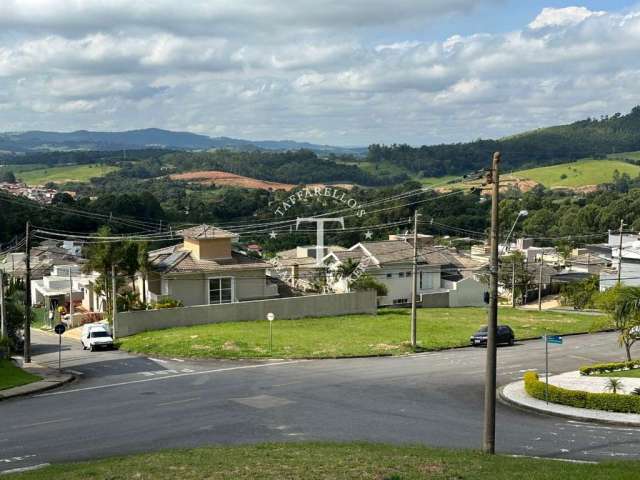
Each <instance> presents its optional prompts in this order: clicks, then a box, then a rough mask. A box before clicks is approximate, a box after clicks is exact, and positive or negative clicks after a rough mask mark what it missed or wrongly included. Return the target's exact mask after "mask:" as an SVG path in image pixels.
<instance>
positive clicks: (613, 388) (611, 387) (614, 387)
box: [604, 377, 622, 395]
mask: <svg viewBox="0 0 640 480" xmlns="http://www.w3.org/2000/svg"><path fill="white" fill-rule="evenodd" d="M604 389H605V391H607V392H611V393H613V394H614V395H615V394H616V393H618V390H622V380H620V379H619V378H616V377H610V378H609V381H608V382H607V384H606V385H605V387H604Z"/></svg>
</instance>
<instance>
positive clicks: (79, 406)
mask: <svg viewBox="0 0 640 480" xmlns="http://www.w3.org/2000/svg"><path fill="white" fill-rule="evenodd" d="M33 341H34V342H35V344H34V361H37V362H39V363H46V364H49V365H51V366H57V350H56V349H57V339H56V338H55V337H53V336H50V335H46V334H43V333H39V332H34V334H33ZM63 346H64V351H63V368H65V369H67V370H68V371H72V372H73V373H75V374H76V376H77V377H78V379H77V380H76V381H75V382H73V383H70V384H68V385H66V386H64V387H62V388H60V389H57V390H54V391H50V392H45V393H42V394H39V395H35V396H33V397H29V398H21V399H13V400H9V401H4V402H1V403H0V419H2V430H1V431H0V471H2V470H8V469H15V468H21V467H26V466H31V465H39V464H44V463H54V462H62V461H71V460H85V459H91V458H100V457H106V456H111V455H115V454H129V453H134V452H143V451H153V450H158V449H163V448H172V447H193V446H200V445H209V444H237V443H252V442H265V441H275V442H282V441H305V440H339V441H350V440H367V441H374V442H390V443H395V444H402V443H422V444H426V445H432V446H444V447H466V448H479V447H480V445H481V437H482V405H483V389H484V387H483V380H484V359H485V352H486V350H485V349H482V348H464V349H455V350H447V351H442V352H433V353H425V354H417V355H411V356H402V357H380V358H361V359H340V360H297V361H271V362H241V361H206V362H205V361H202V362H199V361H180V360H178V359H173V360H172V359H151V358H145V357H137V356H134V355H129V354H127V353H124V352H119V351H108V352H88V351H83V350H81V348H80V346H79V342H77V341H73V342H70V341H65V342H64V345H63ZM549 350H550V370H551V372H554V373H560V372H564V371H568V370H574V369H577V368H578V367H579V366H580V365H583V364H585V363H590V362H600V361H611V360H621V359H622V358H623V352H622V350H620V349H618V347H617V343H616V338H615V335H614V334H612V333H601V334H592V335H579V336H571V337H565V343H564V345H550V346H549ZM530 369H537V370H539V371H541V372H542V371H543V370H544V343H543V342H542V341H541V340H534V341H528V342H523V343H519V344H517V345H515V346H513V347H502V348H499V350H498V384H499V385H503V384H506V383H509V382H511V381H514V380H517V379H519V378H520V377H522V374H523V372H524V371H526V370H530ZM497 450H498V452H500V453H511V454H518V455H530V456H544V457H546V456H549V457H557V458H568V459H578V460H586V461H598V460H602V459H620V458H628V459H639V458H640V429H638V428H631V427H617V426H611V425H598V424H590V423H584V422H578V421H572V420H567V419H562V418H558V417H551V416H545V415H539V414H534V413H529V412H525V411H521V410H518V409H514V408H512V407H509V406H505V405H501V404H499V405H498V410H497Z"/></svg>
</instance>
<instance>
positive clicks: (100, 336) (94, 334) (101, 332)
mask: <svg viewBox="0 0 640 480" xmlns="http://www.w3.org/2000/svg"><path fill="white" fill-rule="evenodd" d="M80 343H81V344H82V349H83V350H87V349H89V350H91V351H92V352H93V351H94V350H96V349H98V348H113V337H112V336H111V333H109V327H108V326H107V325H105V324H102V323H88V324H86V325H83V326H82V335H81V337H80Z"/></svg>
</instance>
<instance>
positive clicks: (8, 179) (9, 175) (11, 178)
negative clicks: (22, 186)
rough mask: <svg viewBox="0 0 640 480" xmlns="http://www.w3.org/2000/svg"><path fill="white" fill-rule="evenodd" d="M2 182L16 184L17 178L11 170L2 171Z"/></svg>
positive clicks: (0, 178)
mask: <svg viewBox="0 0 640 480" xmlns="http://www.w3.org/2000/svg"><path fill="white" fill-rule="evenodd" d="M0 182H4V183H16V176H15V174H14V173H13V172H12V171H11V170H2V171H0Z"/></svg>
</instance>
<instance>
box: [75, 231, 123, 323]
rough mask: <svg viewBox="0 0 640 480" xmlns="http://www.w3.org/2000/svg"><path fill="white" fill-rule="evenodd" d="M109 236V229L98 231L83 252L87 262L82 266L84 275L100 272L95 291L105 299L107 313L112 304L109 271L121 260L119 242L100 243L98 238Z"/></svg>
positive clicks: (120, 245)
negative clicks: (93, 240)
mask: <svg viewBox="0 0 640 480" xmlns="http://www.w3.org/2000/svg"><path fill="white" fill-rule="evenodd" d="M110 235H111V229H110V228H109V227H101V228H100V229H99V230H98V234H97V236H96V237H97V238H96V241H95V242H94V243H91V244H89V246H88V248H87V250H86V252H85V257H86V258H87V260H88V261H87V263H85V264H84V266H83V270H84V271H85V272H86V273H91V272H94V271H95V272H100V277H99V278H98V281H96V290H97V291H98V292H99V293H101V294H103V295H104V297H105V298H106V299H107V305H106V308H107V312H110V311H111V305H112V304H113V303H112V302H113V299H112V298H111V297H112V295H111V288H110V287H111V269H112V267H113V266H116V267H117V266H118V264H119V263H120V262H121V260H122V244H121V243H120V242H110V241H106V240H105V241H102V242H101V241H100V237H108V236H110Z"/></svg>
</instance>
